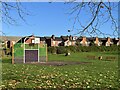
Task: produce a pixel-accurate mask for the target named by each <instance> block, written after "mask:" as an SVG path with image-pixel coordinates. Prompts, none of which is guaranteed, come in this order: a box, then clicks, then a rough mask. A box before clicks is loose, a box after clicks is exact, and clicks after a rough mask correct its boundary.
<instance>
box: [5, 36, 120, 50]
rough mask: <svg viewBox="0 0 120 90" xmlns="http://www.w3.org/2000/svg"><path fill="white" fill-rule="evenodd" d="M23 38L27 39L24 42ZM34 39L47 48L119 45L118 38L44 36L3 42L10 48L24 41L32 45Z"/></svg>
mask: <svg viewBox="0 0 120 90" xmlns="http://www.w3.org/2000/svg"><path fill="white" fill-rule="evenodd" d="M25 38H27V39H26V40H25ZM34 38H38V40H39V42H40V43H41V44H45V43H46V44H47V46H48V47H50V46H74V45H76V44H80V45H82V46H91V45H93V44H94V45H96V46H102V45H103V46H111V45H112V44H115V45H120V39H119V38H110V37H107V38H98V37H85V36H81V37H77V36H71V35H70V36H60V37H55V35H52V36H51V37H48V36H45V37H39V36H34V35H31V36H26V37H19V39H18V38H15V39H14V40H12V39H11V40H10V39H9V38H8V39H7V40H4V42H5V46H6V47H7V48H10V47H12V45H14V44H15V43H24V40H25V42H26V43H33V41H34Z"/></svg>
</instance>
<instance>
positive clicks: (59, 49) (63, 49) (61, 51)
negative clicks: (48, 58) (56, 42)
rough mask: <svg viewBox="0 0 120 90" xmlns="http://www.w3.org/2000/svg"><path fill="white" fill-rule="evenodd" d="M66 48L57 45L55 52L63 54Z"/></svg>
mask: <svg viewBox="0 0 120 90" xmlns="http://www.w3.org/2000/svg"><path fill="white" fill-rule="evenodd" d="M66 52H67V50H66V48H65V47H64V46H60V47H57V54H64V53H66Z"/></svg>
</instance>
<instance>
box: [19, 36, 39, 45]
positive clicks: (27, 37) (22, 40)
mask: <svg viewBox="0 0 120 90" xmlns="http://www.w3.org/2000/svg"><path fill="white" fill-rule="evenodd" d="M30 37H32V35H30V36H25V37H22V38H20V39H19V40H18V41H17V43H24V39H25V38H26V40H28V39H29V38H30ZM34 37H36V38H40V37H39V36H34Z"/></svg>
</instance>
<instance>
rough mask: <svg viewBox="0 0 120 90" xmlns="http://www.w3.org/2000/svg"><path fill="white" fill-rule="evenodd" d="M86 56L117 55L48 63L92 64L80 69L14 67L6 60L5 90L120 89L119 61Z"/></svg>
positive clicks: (76, 55)
mask: <svg viewBox="0 0 120 90" xmlns="http://www.w3.org/2000/svg"><path fill="white" fill-rule="evenodd" d="M87 55H95V56H99V55H102V56H115V57H117V56H118V54H117V53H116V52H103V53H100V52H97V53H96V52H90V53H88V52H84V53H72V54H71V56H64V55H63V54H61V55H53V54H49V55H48V59H49V61H81V62H83V61H84V62H91V63H89V64H81V65H66V66H44V65H30V64H14V65H12V64H11V60H10V58H9V57H7V58H3V61H2V62H3V63H2V81H3V82H2V85H1V87H2V88H92V89H95V88H120V87H119V79H118V60H115V61H106V60H103V61H100V60H97V59H96V60H89V59H87V58H86V56H87Z"/></svg>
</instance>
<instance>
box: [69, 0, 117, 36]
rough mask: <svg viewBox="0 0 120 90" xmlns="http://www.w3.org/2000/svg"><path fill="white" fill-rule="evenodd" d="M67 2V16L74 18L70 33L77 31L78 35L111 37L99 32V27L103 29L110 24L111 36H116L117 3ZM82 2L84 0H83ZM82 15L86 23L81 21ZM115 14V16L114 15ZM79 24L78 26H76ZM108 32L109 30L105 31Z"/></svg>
mask: <svg viewBox="0 0 120 90" xmlns="http://www.w3.org/2000/svg"><path fill="white" fill-rule="evenodd" d="M75 1H76V0H74V1H72V2H67V4H69V5H70V6H71V7H70V11H69V14H70V15H72V16H74V17H73V18H74V21H73V22H74V23H73V27H72V29H71V31H74V30H77V31H78V33H77V34H80V35H83V34H84V33H87V34H89V35H90V36H93V35H100V34H101V35H104V36H106V35H107V36H111V34H109V33H105V32H104V31H102V30H100V27H102V26H103V27H104V25H105V23H108V22H109V23H111V24H110V25H109V26H108V27H111V28H112V30H113V34H112V35H113V36H118V16H117V15H118V2H109V0H108V2H102V0H101V2H93V1H92V0H91V2H75ZM83 1H84V0H83ZM82 13H84V14H85V15H84V17H86V18H87V19H86V20H87V21H86V23H84V22H85V21H81V20H83V19H81V18H82V15H83V14H82ZM115 14H117V15H115ZM76 24H79V26H76ZM106 31H107V32H109V30H106Z"/></svg>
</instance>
